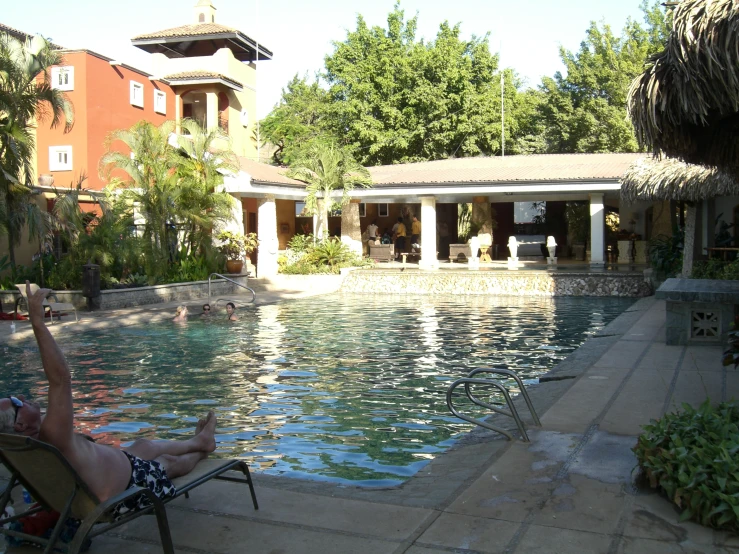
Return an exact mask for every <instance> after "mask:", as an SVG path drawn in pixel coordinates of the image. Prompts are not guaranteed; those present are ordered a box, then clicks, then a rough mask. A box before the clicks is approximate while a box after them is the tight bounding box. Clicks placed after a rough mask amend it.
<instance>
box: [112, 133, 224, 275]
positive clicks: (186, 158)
mask: <svg viewBox="0 0 739 554" xmlns="http://www.w3.org/2000/svg"><path fill="white" fill-rule="evenodd" d="M182 127H183V130H185V131H186V132H187V134H185V135H179V136H178V137H177V147H174V146H173V145H172V144H171V143H170V136H171V135H172V132H173V131H174V122H172V121H167V122H165V123H163V124H162V125H160V126H159V127H157V126H155V125H153V124H151V123H148V122H146V121H142V122H139V123H137V124H135V125H134V126H133V127H131V128H130V129H122V130H119V131H116V132H114V133H113V134H112V135H111V137H110V141H109V142H110V144H109V151H108V152H107V153H106V154H105V155H104V156H103V158H102V159H101V160H100V166H101V172H102V173H103V175H104V178H105V180H106V181H108V182H109V183H110V184H111V186H112V187H113V188H117V189H118V190H119V191H120V198H121V200H123V201H125V202H126V203H127V206H128V207H129V210H130V217H131V218H132V219H133V221H134V224H138V226H140V227H141V238H142V247H143V253H144V260H145V262H146V264H145V270H146V274H147V276H148V277H149V278H150V280H152V281H155V280H158V279H160V278H162V277H164V276H165V275H166V274H167V272H168V271H169V269H170V268H171V266H172V264H173V263H174V262H175V261H176V260H177V258H178V256H180V257H182V256H189V255H194V254H197V255H203V256H205V255H209V254H210V253H211V251H212V248H211V247H212V244H211V235H212V231H213V228H214V227H215V225H216V224H218V223H220V222H225V221H228V220H229V219H230V218H231V206H232V203H233V199H232V198H231V196H230V195H229V194H228V193H226V192H224V191H223V190H221V186H222V184H223V177H222V174H221V172H226V171H235V170H236V168H237V165H236V163H237V162H236V158H235V156H234V155H233V153H232V152H231V151H230V150H228V149H219V148H217V147H216V144H214V143H215V142H216V141H217V140H218V139H219V138H223V137H220V135H218V134H217V132H216V131H203V130H202V129H201V128H200V126H199V125H198V124H197V123H196V122H195V121H193V120H184V121H183V122H182ZM118 142H121V143H123V144H124V145H125V146H126V150H130V154H128V153H124V152H123V151H120V150H116V149H115V148H116V147H117V144H116V143H118Z"/></svg>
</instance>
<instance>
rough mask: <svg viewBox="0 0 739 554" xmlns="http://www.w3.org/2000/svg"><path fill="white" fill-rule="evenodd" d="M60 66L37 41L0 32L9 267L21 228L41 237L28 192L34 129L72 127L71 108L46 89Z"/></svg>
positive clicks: (1, 200)
mask: <svg viewBox="0 0 739 554" xmlns="http://www.w3.org/2000/svg"><path fill="white" fill-rule="evenodd" d="M61 62H62V55H61V53H60V52H59V51H58V50H55V49H54V48H52V46H51V44H50V43H49V42H47V41H46V40H45V39H43V38H41V37H32V38H29V39H28V40H27V41H21V40H18V39H17V38H15V37H13V36H11V35H9V34H7V33H0V234H4V235H7V240H8V250H9V259H10V263H11V266H12V267H15V247H16V246H17V245H18V244H19V243H20V239H21V234H22V231H23V229H24V228H25V227H26V226H27V225H31V226H33V228H32V229H31V232H32V234H37V235H38V234H39V233H41V231H40V228H39V227H38V226H37V225H36V224H37V223H39V214H38V213H36V211H35V210H34V207H35V201H34V199H33V195H32V194H31V188H32V187H33V186H34V175H33V158H34V156H35V150H36V144H35V140H34V133H33V129H34V126H35V125H36V122H37V121H38V122H41V123H48V122H49V121H50V125H51V127H56V126H58V125H61V124H63V125H64V129H65V131H69V130H71V128H72V125H73V124H74V110H73V108H72V104H71V103H70V102H69V100H68V99H67V97H66V95H65V94H64V93H63V92H60V91H59V90H57V89H54V88H52V86H51V72H50V70H51V67H52V66H54V65H58V64H60V63H61Z"/></svg>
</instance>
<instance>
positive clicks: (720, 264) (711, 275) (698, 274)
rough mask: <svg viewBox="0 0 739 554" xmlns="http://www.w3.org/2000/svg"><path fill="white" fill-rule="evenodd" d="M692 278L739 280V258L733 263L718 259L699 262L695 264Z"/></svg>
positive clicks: (691, 274)
mask: <svg viewBox="0 0 739 554" xmlns="http://www.w3.org/2000/svg"><path fill="white" fill-rule="evenodd" d="M690 278H691V279H723V280H739V258H737V259H736V260H734V261H733V262H725V261H723V260H719V259H717V258H712V259H710V260H705V261H697V262H695V263H694V264H693V271H691V273H690Z"/></svg>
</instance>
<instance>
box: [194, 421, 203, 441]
mask: <svg viewBox="0 0 739 554" xmlns="http://www.w3.org/2000/svg"><path fill="white" fill-rule="evenodd" d="M203 427H205V420H204V419H199V420H198V423H197V425H195V435H194V436H196V437H197V436H198V435H199V434H200V433H202V431H203Z"/></svg>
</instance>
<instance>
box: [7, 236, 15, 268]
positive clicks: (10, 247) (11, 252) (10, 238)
mask: <svg viewBox="0 0 739 554" xmlns="http://www.w3.org/2000/svg"><path fill="white" fill-rule="evenodd" d="M14 242H15V237H13V229H12V228H11V227H10V225H8V256H9V257H10V268H11V269H12V270H13V271H15V245H14V244H13V243H14Z"/></svg>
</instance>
